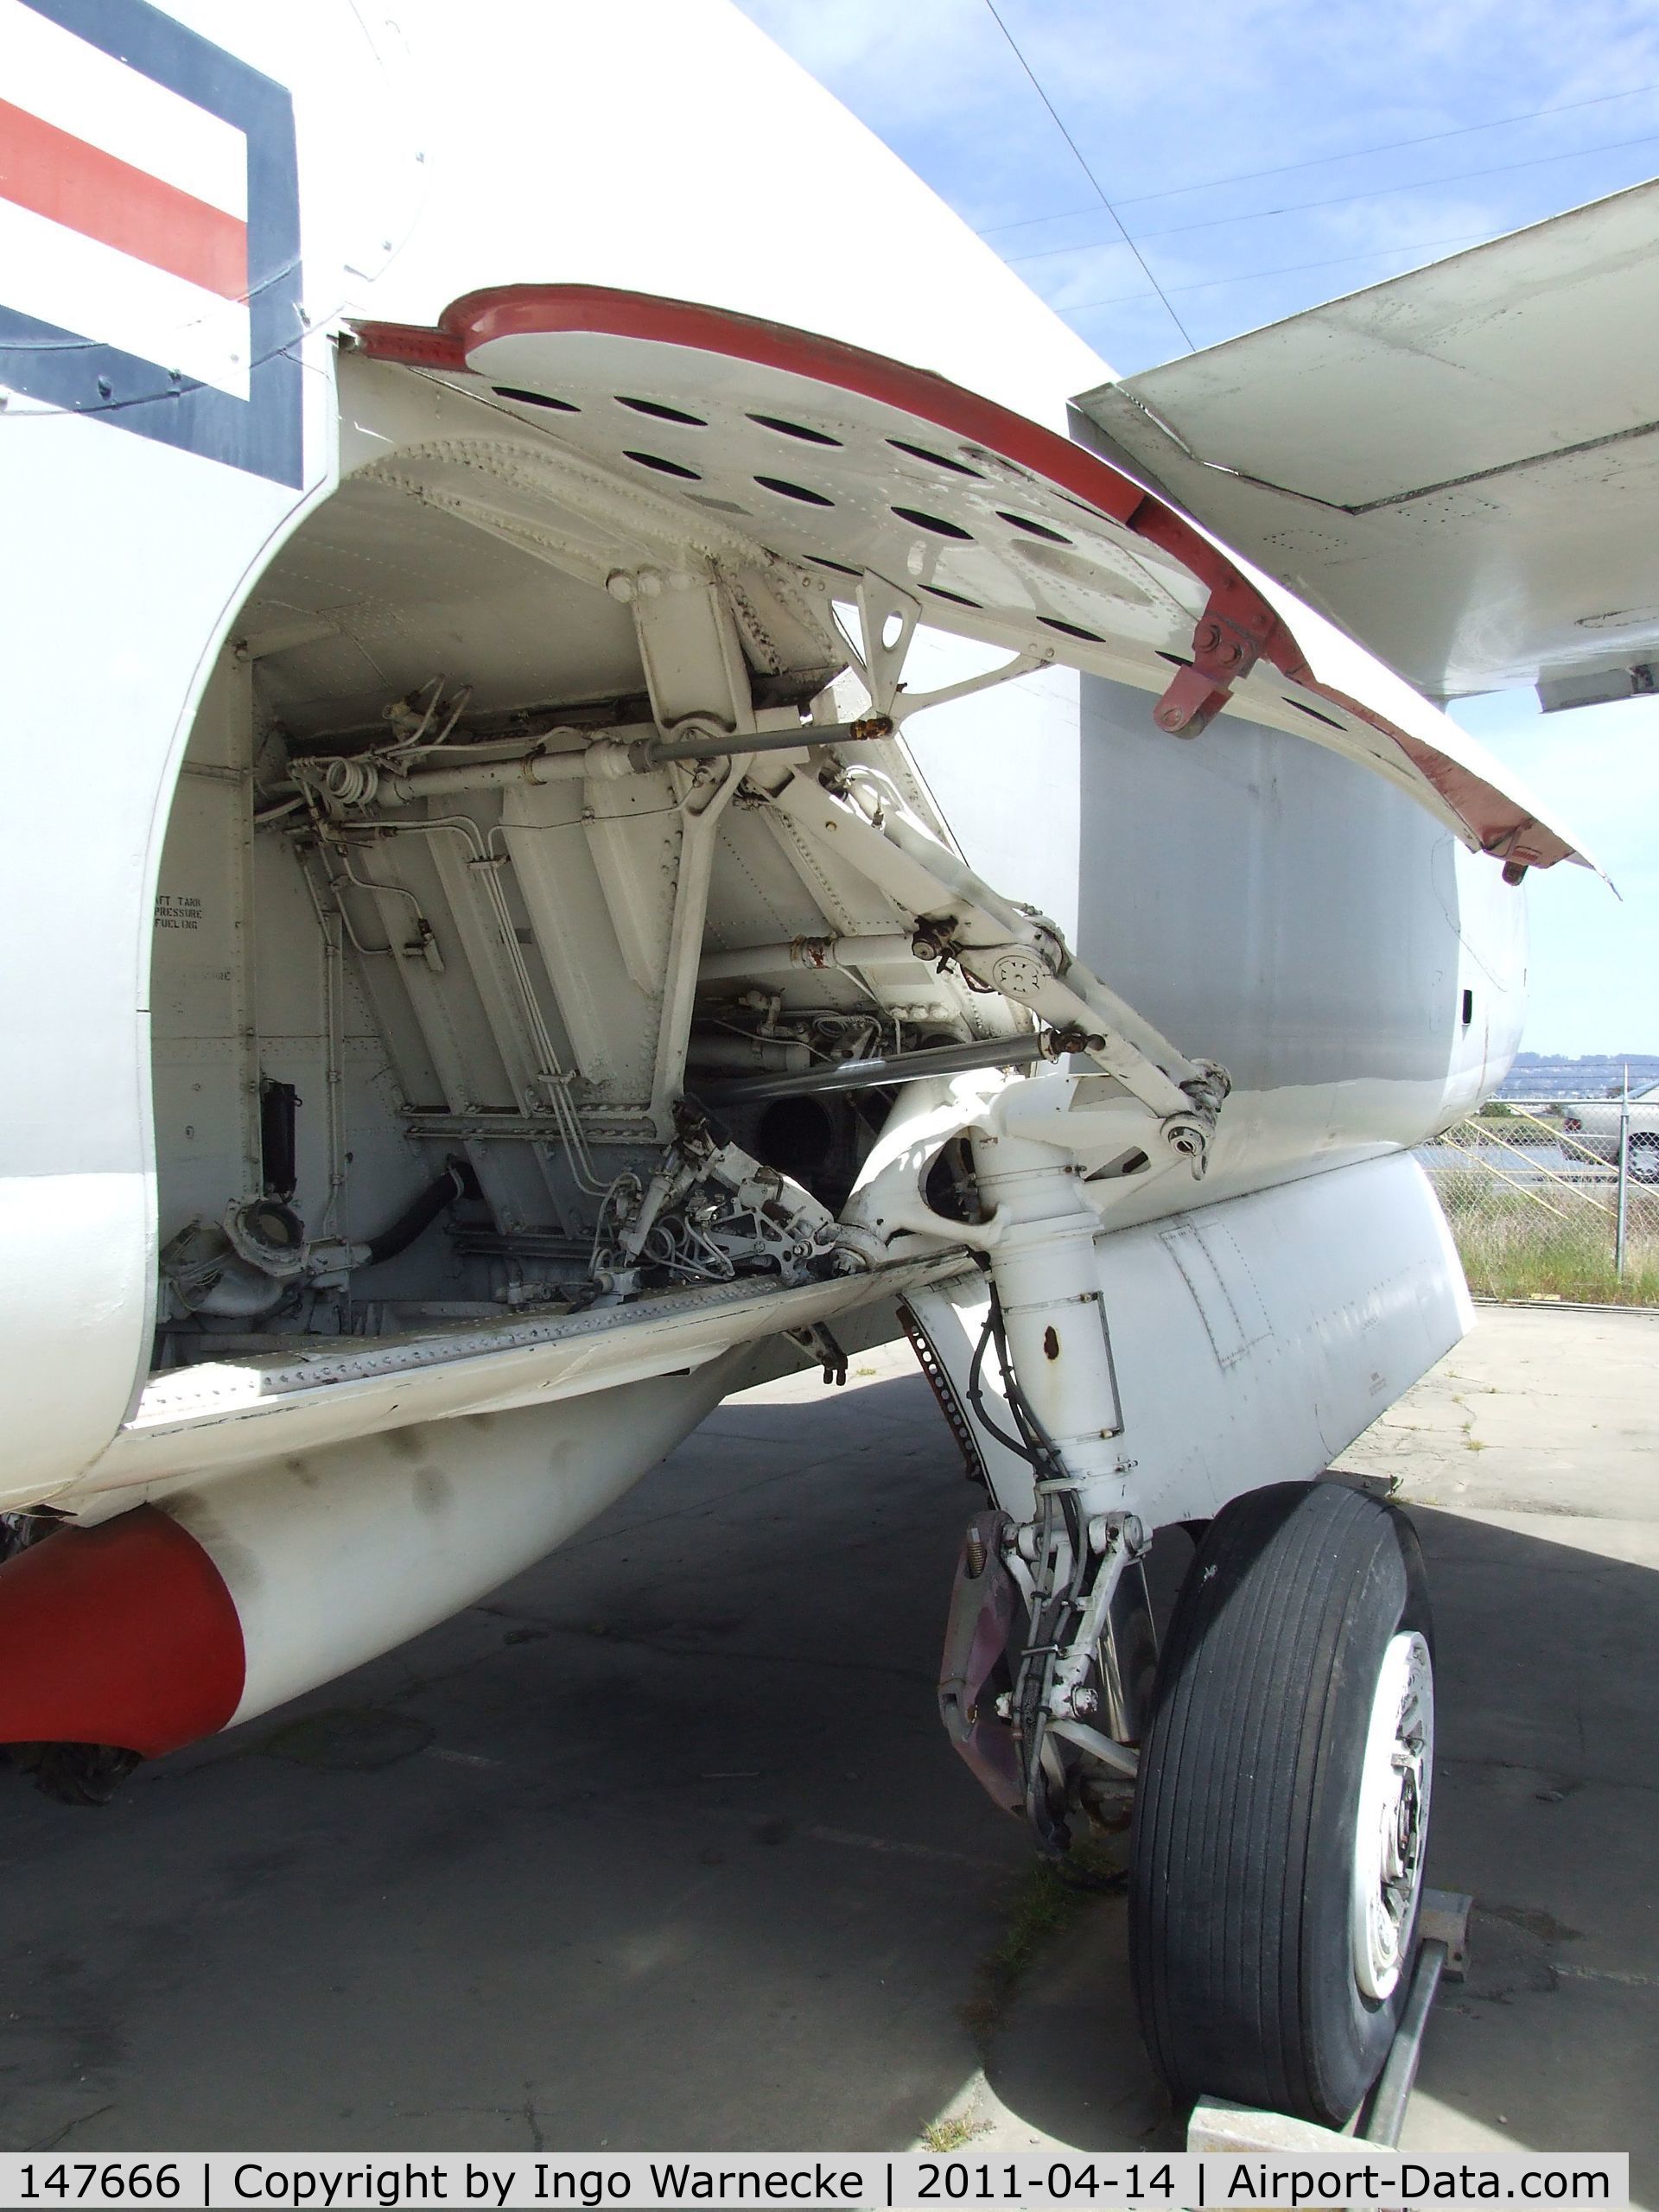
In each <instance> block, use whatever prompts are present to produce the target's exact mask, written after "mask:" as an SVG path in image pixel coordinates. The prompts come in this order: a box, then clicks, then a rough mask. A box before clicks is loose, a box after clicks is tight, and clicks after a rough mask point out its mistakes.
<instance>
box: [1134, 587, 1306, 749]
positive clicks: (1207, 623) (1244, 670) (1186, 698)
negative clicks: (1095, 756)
mask: <svg viewBox="0 0 1659 2212" xmlns="http://www.w3.org/2000/svg"><path fill="white" fill-rule="evenodd" d="M1278 626H1279V624H1278V619H1277V617H1276V616H1275V615H1274V614H1273V613H1271V612H1270V611H1269V610H1268V608H1267V607H1265V606H1264V605H1263V604H1262V600H1261V598H1260V597H1259V596H1258V594H1256V593H1255V592H1254V591H1252V590H1251V589H1250V588H1249V586H1248V585H1247V584H1246V583H1245V582H1244V581H1243V578H1242V577H1240V576H1236V575H1227V576H1225V577H1224V578H1223V580H1222V581H1221V582H1219V583H1218V584H1217V586H1216V587H1215V588H1214V590H1213V591H1211V594H1210V598H1209V601H1208V603H1207V605H1206V606H1205V610H1204V613H1202V614H1201V615H1200V616H1199V617H1198V623H1197V626H1196V627H1195V628H1194V630H1193V632H1192V666H1191V667H1190V668H1184V669H1182V671H1180V673H1179V676H1177V677H1175V678H1174V680H1173V682H1172V683H1171V684H1170V685H1169V688H1168V689H1167V690H1166V691H1165V693H1164V696H1163V697H1162V698H1161V699H1160V700H1159V702H1158V704H1157V706H1156V707H1155V708H1154V709H1153V720H1154V721H1155V722H1156V723H1157V725H1158V727H1159V728H1160V729H1166V730H1167V731H1168V732H1169V734H1170V735H1171V736H1172V737H1197V736H1198V734H1200V733H1201V732H1202V731H1204V730H1206V729H1208V728H1209V727H1210V725H1211V722H1212V721H1214V720H1215V718H1216V716H1217V715H1218V714H1219V713H1220V712H1221V710H1222V709H1223V708H1224V706H1225V705H1226V703H1227V702H1228V700H1229V699H1230V697H1231V696H1232V687H1233V685H1234V684H1235V683H1242V682H1243V678H1244V677H1247V676H1248V675H1249V672H1250V671H1251V670H1252V669H1253V668H1254V667H1255V664H1256V662H1257V661H1258V660H1259V659H1260V658H1261V657H1262V653H1263V652H1265V651H1266V650H1267V647H1268V642H1269V640H1270V639H1271V638H1272V636H1273V633H1274V631H1275V630H1276V629H1277V628H1278Z"/></svg>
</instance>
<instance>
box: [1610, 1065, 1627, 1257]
mask: <svg viewBox="0 0 1659 2212" xmlns="http://www.w3.org/2000/svg"><path fill="white" fill-rule="evenodd" d="M1629 1187H1630V1063H1629V1062H1628V1061H1626V1062H1625V1065H1624V1096H1623V1097H1622V1098H1621V1099H1620V1101H1619V1106H1618V1214H1617V1217H1616V1220H1615V1226H1614V1230H1613V1274H1614V1277H1615V1278H1616V1280H1617V1281H1619V1282H1623V1281H1624V1222H1625V1217H1626V1214H1627V1211H1628V1192H1629Z"/></svg>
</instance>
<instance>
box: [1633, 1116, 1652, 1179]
mask: <svg viewBox="0 0 1659 2212" xmlns="http://www.w3.org/2000/svg"><path fill="white" fill-rule="evenodd" d="M1629 1156H1630V1179H1631V1181H1632V1182H1635V1183H1659V1136H1653V1135H1650V1134H1649V1132H1648V1131H1647V1130H1646V1129H1643V1130H1640V1131H1638V1133H1637V1135H1635V1136H1633V1137H1632V1138H1631V1139H1630V1155H1629Z"/></svg>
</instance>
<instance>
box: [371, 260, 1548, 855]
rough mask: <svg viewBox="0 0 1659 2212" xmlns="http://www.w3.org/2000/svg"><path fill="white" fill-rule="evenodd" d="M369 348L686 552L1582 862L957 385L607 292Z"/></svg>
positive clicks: (1390, 684) (1309, 643)
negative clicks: (524, 437)
mask: <svg viewBox="0 0 1659 2212" xmlns="http://www.w3.org/2000/svg"><path fill="white" fill-rule="evenodd" d="M355 335H356V342H357V343H358V344H359V346H361V347H362V348H363V349H364V350H365V352H366V353H368V354H370V355H371V356H372V357H375V358H378V359H382V360H386V361H391V362H399V363H403V364H404V365H407V366H409V367H411V368H415V369H417V370H420V371H422V372H425V373H427V374H429V375H435V376H439V377H442V378H445V379H446V380H454V382H456V383H457V384H458V385H460V386H461V388H462V389H466V390H468V391H472V392H473V393H474V394H475V395H477V396H478V397H480V398H482V399H483V400H484V401H485V402H486V404H490V405H492V406H496V407H505V408H508V409H510V410H515V411H523V412H524V414H525V415H526V416H527V417H529V418H531V419H534V420H535V422H536V423H537V428H538V429H541V430H543V431H544V432H546V433H547V434H549V435H552V436H554V437H556V438H557V439H558V440H559V441H560V442H563V443H566V444H568V445H569V447H571V448H573V449H574V451H575V453H576V454H579V455H580V456H581V457H582V459H583V460H584V461H587V462H588V464H589V465H590V466H591V467H594V469H595V470H598V471H602V472H604V473H605V474H607V476H609V475H613V474H620V478H621V479H622V480H626V485H627V486H628V490H627V496H628V498H629V499H636V500H637V499H639V497H642V496H645V495H646V490H647V487H648V488H649V496H651V497H652V498H654V499H658V500H659V501H663V502H669V503H671V504H672V505H674V506H675V508H676V509H677V512H678V513H679V515H680V517H681V518H682V524H683V521H684V518H686V517H688V516H689V517H690V518H694V519H695V529H694V530H693V531H692V533H691V537H690V543H694V544H698V545H701V546H702V547H703V548H704V549H705V550H706V551H707V552H708V554H709V556H711V557H714V558H716V559H721V560H724V561H726V562H727V563H728V564H729V563H731V562H733V561H735V562H736V563H737V564H738V565H739V566H741V567H748V566H752V565H753V563H756V562H760V563H763V564H764V563H766V562H779V561H781V562H783V563H792V564H799V563H810V564H811V565H812V567H814V568H816V569H817V571H818V573H819V575H823V573H824V572H825V571H828V572H829V575H830V576H831V577H833V576H834V575H836V574H839V575H842V576H845V577H847V578H848V579H849V580H850V584H849V586H843V587H841V588H839V590H838V595H839V596H842V597H847V598H850V597H851V596H852V588H851V587H852V586H855V585H856V583H857V581H858V579H859V578H860V577H861V576H862V575H865V574H866V573H871V574H874V575H876V576H878V577H880V578H882V579H884V580H885V581H886V582H887V584H888V585H889V586H890V587H893V588H897V589H898V590H899V592H900V593H902V594H906V595H908V596H909V598H910V599H911V601H912V606H913V607H914V608H915V609H916V610H917V612H918V613H921V612H923V611H924V610H925V615H924V619H925V620H926V621H927V623H928V624H930V625H931V626H933V627H935V628H938V629H943V630H949V631H954V632H958V633H959V634H962V635H965V636H969V637H974V638H978V639H983V640H985V641H986V642H988V643H991V644H995V645H1006V646H1007V647H1008V648H1009V649H1010V650H1011V651H1012V652H1015V653H1018V654H1020V655H1021V656H1025V657H1028V658H1033V659H1036V660H1041V661H1052V660H1055V659H1060V660H1065V661H1068V662H1071V664H1074V665H1076V666H1077V667H1079V668H1082V669H1084V670H1087V671H1094V672H1096V673H1099V674H1102V675H1105V676H1109V677H1116V678H1117V679H1118V680H1119V681H1121V682H1127V683H1136V684H1139V685H1141V686H1142V687H1143V688H1145V689H1147V690H1150V691H1152V692H1154V693H1155V694H1159V695H1161V696H1160V697H1159V700H1158V703H1157V705H1156V707H1155V708H1154V709H1153V710H1152V711H1153V713H1154V715H1155V718H1156V720H1157V721H1158V722H1159V724H1160V726H1161V727H1162V728H1165V729H1167V730H1169V731H1171V732H1172V733H1173V734H1176V735H1180V736H1192V735H1196V734H1198V732H1199V731H1201V730H1202V729H1203V728H1205V725H1206V724H1207V723H1208V722H1210V721H1211V720H1213V719H1214V717H1215V716H1217V715H1225V714H1227V713H1229V712H1233V713H1238V714H1241V715H1245V716H1247V717H1248V718H1249V719H1251V720H1253V721H1260V722H1266V723H1267V724H1268V725H1269V726H1271V727H1274V728H1281V729H1287V730H1292V731H1294V732H1295V734H1297V735H1299V736H1300V737H1304V738H1306V739H1308V740H1309V741H1312V742H1313V743H1315V744H1319V745H1323V746H1326V747H1330V748H1331V749H1332V750H1334V751H1337V752H1340V753H1344V754H1346V755H1347V756H1348V757H1350V758H1351V759H1354V760H1358V761H1360V762H1362V763H1363V765H1364V766H1367V767H1369V768H1370V769H1372V770H1373V771H1375V772H1377V773H1379V774H1382V775H1383V776H1385V777H1387V778H1388V779H1390V780H1391V781H1393V782H1395V783H1396V784H1398V785H1401V786H1402V788H1404V789H1406V790H1407V791H1410V792H1411V793H1412V795H1413V796H1414V798H1417V799H1418V800H1419V801H1420V803H1421V804H1423V805H1425V806H1427V808H1429V809H1430V810H1431V811H1433V813H1435V814H1437V815H1438V816H1439V817H1440V818H1441V819H1442V820H1444V821H1445V822H1446V823H1447V824H1448V825H1449V826H1450V827H1451V828H1452V829H1455V830H1456V832H1457V833H1458V835H1459V836H1461V837H1462V838H1463V839H1464V841H1465V843H1467V844H1469V845H1470V846H1471V847H1474V848H1476V849H1480V850H1484V851H1487V852H1491V853H1493V854H1494V855H1497V856H1498V857H1499V858H1501V859H1502V860H1503V861H1504V862H1505V863H1506V864H1507V865H1508V866H1509V867H1510V869H1511V870H1512V871H1517V872H1518V871H1522V870H1524V869H1525V868H1528V867H1529V866H1538V867H1548V866H1549V865H1551V864H1552V863H1553V862H1554V861H1560V860H1565V859H1569V858H1570V859H1579V858H1581V857H1582V855H1580V854H1579V853H1578V852H1577V851H1576V850H1575V848H1574V844H1573V839H1572V838H1571V837H1570V836H1568V835H1567V833H1566V832H1565V831H1564V830H1561V829H1558V828H1556V827H1554V826H1553V825H1552V824H1551V823H1548V821H1546V820H1545V819H1544V818H1543V817H1542V816H1541V813H1540V811H1539V810H1538V808H1537V807H1536V805H1535V804H1534V803H1533V802H1532V801H1531V800H1530V799H1529V798H1526V797H1525V796H1524V794H1522V793H1519V792H1517V791H1515V790H1514V789H1513V788H1512V787H1506V785H1505V784H1504V782H1503V780H1501V779H1500V772H1499V771H1497V768H1496V767H1495V766H1494V765H1493V764H1492V763H1491V761H1490V760H1488V759H1487V758H1486V757H1485V755H1484V753H1481V751H1480V749H1479V747H1477V746H1475V745H1474V744H1473V743H1472V742H1471V741H1470V740H1469V739H1467V738H1465V736H1464V734H1463V733H1462V732H1461V731H1459V730H1458V729H1457V728H1455V727H1454V726H1453V725H1452V723H1451V722H1449V721H1447V720H1446V717H1445V716H1444V715H1442V714H1440V712H1439V710H1438V709H1436V708H1434V707H1432V706H1430V705H1429V704H1428V703H1427V702H1426V701H1425V700H1423V699H1422V698H1421V697H1420V696H1418V695H1417V694H1416V693H1415V692H1414V691H1413V690H1411V688H1410V687H1409V686H1408V684H1406V683H1402V681H1401V680H1400V678H1399V677H1397V676H1395V675H1394V674H1393V673H1392V672H1391V671H1389V669H1387V668H1386V667H1384V666H1383V665H1382V664H1380V663H1378V662H1377V661H1376V660H1375V659H1374V658H1372V657H1371V655H1370V654H1369V653H1368V652H1365V651H1363V649H1362V648H1361V647H1359V646H1357V645H1355V644H1354V643H1353V641H1352V640H1351V639H1350V638H1348V637H1345V636H1344V634H1343V633H1342V632H1341V631H1340V630H1339V629H1338V628H1337V627H1335V626H1333V625H1332V624H1331V623H1329V622H1327V621H1325V620H1324V619H1323V618H1322V617H1320V616H1319V614H1317V613H1314V612H1313V609H1311V608H1309V607H1306V606H1304V605H1302V604H1301V603H1300V601H1298V600H1297V599H1296V598H1295V597H1294V595H1293V594H1291V593H1289V592H1287V590H1286V589H1285V588H1283V586H1282V585H1281V584H1280V583H1278V582H1276V581H1275V580H1274V578H1272V577H1270V576H1268V575H1262V574H1258V573H1257V572H1256V571H1255V569H1252V568H1250V567H1249V564H1248V563H1244V562H1243V561H1241V560H1239V559H1238V558H1237V557H1236V556H1234V555H1232V554H1230V552H1229V551H1228V550H1227V549H1226V548H1225V547H1224V546H1223V545H1222V544H1220V543H1218V541H1217V539H1215V538H1214V537H1211V535H1210V533H1209V532H1208V531H1205V530H1204V529H1202V528H1199V527H1196V526H1195V525H1194V524H1192V522H1190V521H1189V520H1188V519H1187V518H1185V516H1184V515H1182V514H1180V513H1179V512H1177V511H1176V510H1175V508H1174V507H1173V506H1172V505H1170V504H1169V503H1168V502H1167V501H1166V500H1165V499H1160V498H1159V497H1157V496H1155V495H1154V494H1152V493H1148V492H1147V490H1146V489H1145V487H1144V486H1142V485H1141V484H1140V483H1138V482H1136V481H1135V480H1134V479H1133V478H1132V477H1130V476H1128V474H1126V473H1125V472H1124V471H1123V470H1122V469H1121V468H1118V467H1114V466H1112V465H1111V464H1109V462H1107V461H1103V460H1102V459H1100V458H1098V457H1097V456H1096V455H1095V454H1091V453H1090V452H1087V451H1085V450H1084V448H1082V447H1081V446H1079V445H1077V444H1076V443H1074V442H1071V441H1069V440H1067V439H1066V438H1065V437H1062V436H1059V435H1056V434H1055V433H1054V432H1052V431H1050V430H1047V429H1043V428H1041V427H1040V426H1039V425H1038V424H1036V423H1031V422H1028V421H1027V420H1026V419H1025V418H1024V417H1022V416H1017V415H1014V414H1012V413H1010V412H1009V411H1008V410H1007V409H1006V408H1003V407H1001V406H998V405H996V404H995V403H993V402H992V401H990V400H987V399H983V398H981V397H977V396H976V395H975V394H973V393H970V392H968V391H963V389H962V388H961V387H960V386H959V385H953V384H950V383H947V382H946V381H945V380H944V378H941V377H938V376H933V375H931V374H928V373H926V372H923V371H920V370H918V369H914V368H911V367H908V366H906V365H904V364H902V363H899V362H896V361H893V360H889V359H883V358H880V357H878V356H876V355H874V354H871V353H862V352H860V351H859V350H858V349H856V348H855V347H853V346H845V345H842V344H840V343H838V342H836V341H834V340H829V339H823V338H817V337H813V336H810V335H809V334H805V333H803V332H800V331H797V330H791V329H787V328H785V327H783V326H781V325H779V324H775V323H768V322H760V321H755V320H753V318H751V317H748V316H744V315H732V314H728V313H727V312H725V311H723V310H721V309H718V308H707V307H701V306H697V305H695V304H692V303H690V302H684V301H677V300H663V299H653V298H647V297H645V296H642V295H639V294H635V293H627V292H615V291H608V290H604V289H600V288H597V287H593V286H585V285H525V286H514V287H505V288H503V289H499V290H495V291H487V292H479V293H474V294H472V295H470V296H468V297H467V298H464V299H461V300H458V301H456V302H454V304H453V305H452V306H451V307H449V308H448V309H446V311H445V313H444V315H443V317H442V321H441V324H440V326H439V327H437V328H435V329H420V328H415V327H409V326H404V325H399V324H389V323H363V324H360V325H359V326H358V327H357V330H356V334H355ZM668 395H672V398H671V399H670V398H669V397H668ZM429 465H430V468H431V471H432V473H433V481H432V483H431V485H430V486H429V487H428V496H430V497H432V498H435V499H440V500H442V499H445V498H447V497H450V496H453V495H455V494H456V489H457V487H456V486H448V485H447V484H446V483H445V482H441V481H439V479H441V478H445V477H446V476H454V475H455V474H457V472H459V474H461V475H465V474H467V469H466V467H465V464H464V462H463V461H461V459H460V457H458V456H448V455H444V454H436V453H435V454H433V455H432V457H431V461H430V464H429ZM636 487H637V488H636ZM468 496H471V497H474V498H475V497H476V496H477V494H476V489H475V487H474V489H473V490H472V491H470V492H469V493H468ZM500 496H501V497H502V498H503V499H505V498H507V497H508V495H507V493H505V490H503V491H502V493H500ZM503 526H504V527H509V526H512V525H511V524H509V523H508V522H506V521H505V520H504V523H503ZM1172 668H1173V669H1174V671H1176V672H1175V674H1174V675H1173V676H1172V674H1171V671H1172ZM1221 738H1222V733H1221V732H1219V731H1218V732H1217V741H1220V740H1221Z"/></svg>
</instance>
